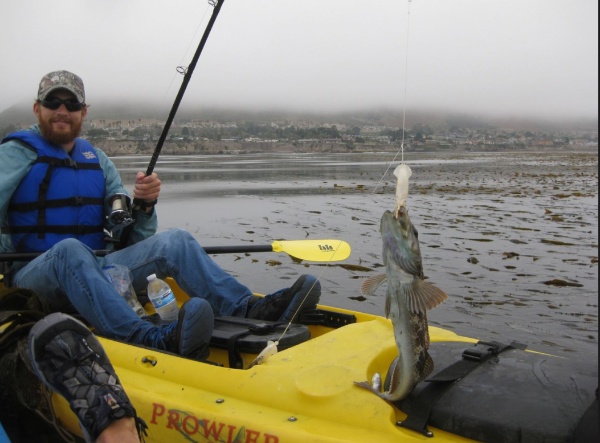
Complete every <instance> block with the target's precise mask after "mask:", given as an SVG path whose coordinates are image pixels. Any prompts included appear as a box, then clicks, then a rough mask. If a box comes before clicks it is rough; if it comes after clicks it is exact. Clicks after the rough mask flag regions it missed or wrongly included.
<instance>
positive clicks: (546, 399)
mask: <svg viewBox="0 0 600 443" xmlns="http://www.w3.org/2000/svg"><path fill="white" fill-rule="evenodd" d="M170 284H171V285H172V286H173V288H174V290H175V292H176V293H177V296H178V299H179V301H180V302H181V301H183V300H185V298H186V297H187V296H186V295H185V294H184V293H183V292H182V291H181V289H180V288H178V287H177V285H176V284H175V283H174V281H170ZM149 310H151V308H150V307H149ZM236 322H238V323H240V324H237V323H236ZM248 322H250V323H251V324H250V325H249V326H248V324H245V323H248ZM255 323H256V324H255ZM306 323H309V324H308V325H293V327H291V328H289V329H288V330H287V332H286V334H285V335H284V336H283V337H281V333H282V332H283V331H284V330H285V329H286V327H287V325H278V324H275V325H272V324H269V322H260V321H258V322H256V321H248V320H244V319H229V318H224V319H218V321H217V324H216V329H215V336H214V337H213V341H212V342H211V354H210V357H209V360H210V363H200V362H195V361H190V360H186V359H183V358H180V357H178V356H175V355H171V354H168V353H164V352H160V351H156V350H153V349H146V348H142V347H136V346H132V345H129V344H125V343H122V342H118V341H114V340H108V339H102V338H101V339H100V340H101V342H102V344H103V346H104V347H105V349H106V351H107V353H108V354H109V356H110V359H111V361H112V363H113V365H114V367H115V369H116V371H117V374H118V375H119V377H120V379H121V382H122V384H123V386H124V387H125V389H126V391H127V393H128V395H129V397H130V399H131V401H132V403H133V404H134V406H135V408H136V409H137V412H138V414H139V416H140V417H142V418H143V419H144V420H145V421H146V423H147V424H148V436H147V438H146V441H148V442H169V443H170V442H227V443H234V442H239V443H284V442H286V443H287V442H298V443H307V442H378V443H386V442H390V443H391V442H411V441H421V442H422V441H426V440H427V441H439V442H461V441H474V440H480V441H543V439H544V438H546V437H552V438H555V440H556V441H562V440H561V439H562V438H563V437H565V438H566V434H570V433H572V432H573V430H574V429H575V428H576V425H577V422H578V421H579V418H580V417H581V416H582V415H584V413H585V412H586V410H587V409H588V407H589V405H590V404H592V403H593V400H594V389H596V387H597V368H595V367H592V368H589V367H584V368H583V369H582V368H579V365H578V364H576V362H568V361H567V360H565V359H561V358H557V357H553V356H548V355H542V354H536V353H531V352H524V351H523V350H520V349H515V347H511V346H509V347H507V348H506V349H502V348H497V347H496V348H495V349H496V351H498V349H501V352H499V353H496V354H494V352H492V353H491V354H490V352H489V350H490V349H494V344H483V345H481V344H479V345H478V344H477V343H478V341H477V340H475V339H472V338H466V337H461V336H458V335H456V334H455V333H453V332H450V331H447V330H444V329H440V328H436V327H430V335H431V341H432V345H431V351H432V356H433V359H434V362H435V365H436V369H435V370H434V374H432V377H433V378H434V379H435V377H436V373H437V374H438V375H439V374H441V378H442V380H441V381H440V380H437V381H435V380H434V381H431V382H423V383H420V385H419V386H417V388H416V389H415V392H413V394H411V396H410V397H409V398H408V399H405V400H403V401H402V402H400V404H391V403H389V402H387V401H385V400H382V399H381V398H379V397H378V396H376V395H374V394H373V393H372V392H369V391H367V390H365V389H361V388H359V387H357V386H356V385H355V384H354V382H355V381H365V380H371V379H372V377H373V375H374V374H376V373H378V374H381V377H382V378H385V375H386V373H387V371H388V368H389V366H390V363H391V362H392V361H393V360H394V358H395V357H396V355H397V350H396V349H397V348H396V344H395V341H394V334H393V330H392V325H391V322H390V321H388V320H387V319H385V318H383V317H379V316H375V315H369V314H364V313H359V312H353V311H348V310H344V309H338V308H333V307H327V306H319V310H318V311H317V313H315V317H314V318H312V319H309V321H307V322H306ZM268 340H278V341H279V344H280V346H279V351H278V352H277V353H275V354H274V355H272V356H270V357H269V358H268V359H266V360H265V361H263V362H262V363H260V364H255V365H252V363H253V361H254V360H255V358H256V357H257V354H258V353H259V352H260V350H262V349H263V348H264V347H265V346H266V344H267V342H268ZM517 348H518V346H517ZM465 351H466V352H465ZM465 356H466V357H465ZM478 359H480V361H477V360H478ZM465 362H466V363H465ZM465 365H466V367H467V369H468V371H467V372H466V373H464V374H463V373H462V372H465V371H464V368H463V367H462V366H465ZM448 368H450V369H448ZM574 368H575V370H574ZM453 371H454V372H455V373H457V371H458V375H459V376H458V378H457V379H456V380H450V381H449V380H447V379H444V377H446V378H448V377H447V375H444V374H448V373H449V374H452V372H453ZM461 371H462V372H461ZM455 376H456V374H455ZM503 377H504V378H505V379H503ZM430 378H431V377H430ZM455 378H456V377H455ZM574 380H575V382H574ZM439 383H442V386H440V385H439ZM434 385H435V386H437V388H436V389H437V391H440V392H441V394H440V392H435V391H436V389H434V392H433V394H432V393H431V388H430V387H431V386H434ZM574 385H576V388H574V387H573V386H574ZM428 388H429V389H428ZM575 391H577V392H575ZM419 392H420V394H421V395H419ZM532 397H533V398H532ZM428 403H431V404H428ZM423 404H425V406H423ZM521 404H524V405H525V406H524V408H525V409H524V410H526V411H527V412H526V413H525V412H523V411H519V409H520V406H519V405H521ZM532 404H533V405H537V406H534V407H532ZM596 405H597V403H596ZM53 406H54V410H55V413H56V415H57V417H58V418H60V420H61V421H62V423H63V424H64V425H65V426H66V427H67V428H68V429H69V430H70V431H72V432H74V433H80V430H79V425H78V422H77V419H76V417H75V415H74V414H73V413H72V412H71V410H70V408H69V406H68V403H67V402H66V401H65V400H64V399H62V397H60V396H59V395H57V394H55V395H54V396H53ZM596 407H597V406H596ZM407 411H408V415H407ZM423 415H425V416H426V417H425V422H424V425H422V424H421V422H422V418H423V417H422V416H423ZM503 415H507V416H506V417H504V416H503ZM524 415H527V416H526V417H523V418H522V419H521V418H520V417H521V416H524ZM409 418H410V420H409ZM596 419H597V415H596ZM406 422H412V424H413V425H412V426H408V427H406V425H405V423H406ZM559 422H560V423H559ZM414 423H417V426H416V427H415V426H414ZM492 436H496V437H497V438H496V439H494V438H491V437H492ZM512 436H526V437H527V436H529V437H531V438H529V437H527V438H525V439H524V440H521V438H522V437H519V438H518V439H516V440H515V439H514V438H512ZM500 437H502V439H499V438H500ZM505 437H506V438H507V439H504V438H505Z"/></svg>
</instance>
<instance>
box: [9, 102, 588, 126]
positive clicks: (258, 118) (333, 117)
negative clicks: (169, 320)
mask: <svg viewBox="0 0 600 443" xmlns="http://www.w3.org/2000/svg"><path fill="white" fill-rule="evenodd" d="M170 106H171V105H170V104H169V105H167V109H164V107H165V105H162V106H157V105H155V104H153V103H149V102H131V103H116V104H115V102H114V100H111V101H107V102H99V103H93V104H92V105H91V107H90V111H89V115H88V119H93V120H97V119H105V120H134V119H135V120H137V119H149V120H158V121H165V120H166V119H167V117H168V115H169V111H170ZM175 120H176V121H189V120H210V121H237V122H240V121H253V122H257V123H261V122H271V121H281V120H287V121H289V122H290V123H292V122H294V121H312V122H315V123H333V124H339V123H344V124H348V125H356V126H365V125H377V126H387V127H398V128H401V127H402V124H403V120H404V115H403V111H401V110H387V109H379V110H359V111H354V112H347V113H338V114H325V113H314V112H313V113H301V112H291V111H287V110H277V109H270V110H248V109H246V110H244V109H236V110H234V109H216V108H202V107H199V106H191V105H185V104H182V105H181V107H180V108H179V110H178V112H177V115H176V118H175ZM34 122H35V117H34V115H33V113H32V102H29V101H25V102H22V103H18V104H15V105H13V106H11V107H10V108H8V109H5V110H4V111H2V112H0V132H1V133H4V132H5V129H6V128H7V127H9V126H11V125H19V126H20V125H29V124H33V123H34ZM417 124H419V125H428V126H430V127H431V128H432V129H439V130H443V129H450V128H453V127H457V128H465V129H472V130H482V129H493V128H498V129H507V130H515V131H545V132H558V131H593V132H597V131H598V118H593V119H592V118H590V119H580V120H564V119H562V120H558V119H557V120H548V119H533V118H517V117H513V118H498V117H489V116H487V117H486V116H477V115H472V114H468V113H462V114H461V113H456V112H444V111H431V110H410V111H407V114H406V127H407V128H408V129H410V128H412V127H413V126H414V125H417Z"/></svg>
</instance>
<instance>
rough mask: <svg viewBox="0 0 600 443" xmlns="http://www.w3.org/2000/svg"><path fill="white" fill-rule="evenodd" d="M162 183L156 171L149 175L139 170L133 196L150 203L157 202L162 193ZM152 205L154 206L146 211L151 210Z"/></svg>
mask: <svg viewBox="0 0 600 443" xmlns="http://www.w3.org/2000/svg"><path fill="white" fill-rule="evenodd" d="M160 184H161V182H160V180H159V178H158V175H157V174H156V172H153V173H152V174H151V175H148V176H147V175H146V174H144V173H143V172H138V173H137V177H136V178H135V186H134V188H133V198H134V199H138V200H143V201H144V202H146V203H149V204H152V203H155V202H156V200H158V195H159V194H160ZM152 207H153V206H150V207H148V208H147V209H146V211H145V212H148V213H149V212H151V211H152Z"/></svg>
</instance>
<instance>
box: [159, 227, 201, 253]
mask: <svg viewBox="0 0 600 443" xmlns="http://www.w3.org/2000/svg"><path fill="white" fill-rule="evenodd" d="M156 236H160V237H161V241H162V242H164V243H165V244H166V245H167V246H177V249H178V248H179V246H183V245H184V244H186V243H189V242H194V241H195V240H194V237H193V236H192V234H190V233H189V232H188V231H186V230H185V229H181V228H173V229H169V230H168V231H163V232H161V233H159V234H156Z"/></svg>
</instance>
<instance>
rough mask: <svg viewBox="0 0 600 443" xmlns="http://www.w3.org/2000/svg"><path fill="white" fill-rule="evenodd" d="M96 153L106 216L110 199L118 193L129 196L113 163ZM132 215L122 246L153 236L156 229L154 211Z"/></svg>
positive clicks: (97, 150) (138, 212) (103, 155)
mask: <svg viewBox="0 0 600 443" xmlns="http://www.w3.org/2000/svg"><path fill="white" fill-rule="evenodd" d="M96 152H97V153H98V159H99V160H100V166H101V167H102V170H103V171H104V179H105V181H106V199H107V201H106V204H105V213H106V215H108V214H109V213H110V211H111V209H112V208H111V207H110V204H109V199H110V197H112V196H114V195H115V194H119V193H120V194H127V195H130V193H129V192H127V190H126V189H125V187H124V186H123V182H122V181H121V176H120V174H119V171H118V170H117V168H116V166H115V165H114V163H113V162H112V161H111V160H110V159H109V158H108V156H107V155H106V154H105V153H104V152H103V151H102V150H100V149H98V148H96ZM132 215H133V217H134V219H135V223H134V224H133V226H132V228H131V230H130V233H129V238H128V239H127V242H126V243H125V245H124V246H127V245H132V244H134V243H137V242H139V241H141V240H144V239H146V238H148V237H150V236H152V235H154V234H155V233H156V230H157V228H158V220H157V217H156V211H155V210H154V209H152V211H150V213H145V212H143V211H134V214H132Z"/></svg>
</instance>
